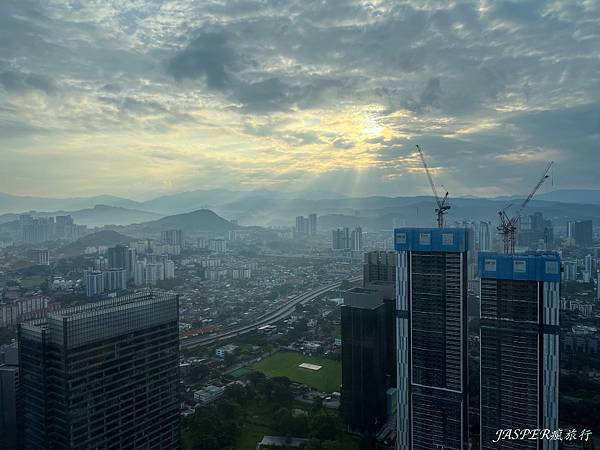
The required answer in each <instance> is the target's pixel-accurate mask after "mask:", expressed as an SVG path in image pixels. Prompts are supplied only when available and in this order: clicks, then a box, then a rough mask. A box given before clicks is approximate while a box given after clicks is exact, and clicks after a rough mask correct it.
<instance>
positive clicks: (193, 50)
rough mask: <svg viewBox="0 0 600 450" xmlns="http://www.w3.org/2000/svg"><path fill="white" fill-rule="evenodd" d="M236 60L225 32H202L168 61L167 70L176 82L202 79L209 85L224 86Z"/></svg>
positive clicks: (213, 86)
mask: <svg viewBox="0 0 600 450" xmlns="http://www.w3.org/2000/svg"><path fill="white" fill-rule="evenodd" d="M235 62H236V55H235V53H234V51H233V50H232V48H231V47H230V46H229V43H228V37H227V35H226V34H225V33H218V32H212V33H203V34H200V35H199V36H197V37H196V38H195V39H194V40H192V41H191V42H190V43H189V44H188V45H187V47H185V49H183V50H182V51H181V52H179V53H177V54H176V55H175V56H174V57H173V58H171V59H170V60H169V61H168V63H167V70H168V72H169V73H170V74H171V75H173V77H174V78H175V79H176V80H178V81H182V80H186V79H190V80H195V79H198V78H204V79H205V80H206V84H207V85H208V87H210V88H213V89H225V88H226V87H227V86H228V85H229V83H230V81H231V72H232V70H233V67H234V65H235Z"/></svg>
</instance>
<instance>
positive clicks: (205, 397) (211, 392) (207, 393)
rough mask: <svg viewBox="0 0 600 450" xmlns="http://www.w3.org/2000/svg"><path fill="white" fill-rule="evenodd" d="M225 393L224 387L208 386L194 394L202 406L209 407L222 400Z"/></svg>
mask: <svg viewBox="0 0 600 450" xmlns="http://www.w3.org/2000/svg"><path fill="white" fill-rule="evenodd" d="M224 392H225V388H224V387H218V386H213V385H208V386H205V387H203V388H202V389H200V390H199V391H196V392H194V400H196V401H197V402H199V403H200V404H201V405H207V404H209V403H211V402H214V401H215V400H217V399H218V398H220V397H221V396H222V395H223V393H224Z"/></svg>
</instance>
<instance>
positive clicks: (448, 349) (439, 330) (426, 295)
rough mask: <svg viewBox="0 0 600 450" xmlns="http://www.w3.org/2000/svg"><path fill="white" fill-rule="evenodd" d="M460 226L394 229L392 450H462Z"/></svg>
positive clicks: (463, 245) (464, 234)
mask: <svg viewBox="0 0 600 450" xmlns="http://www.w3.org/2000/svg"><path fill="white" fill-rule="evenodd" d="M469 231H470V230H467V229H464V228H398V229H395V230H394V241H395V249H396V251H397V252H398V256H397V257H398V259H397V281H396V286H397V293H396V316H397V322H396V328H397V335H396V336H397V344H396V346H397V389H398V408H397V409H398V419H397V420H398V421H397V439H396V443H397V447H396V448H397V449H398V450H431V449H436V448H438V449H442V448H443V449H457V450H463V449H467V448H468V444H469V439H468V390H467V380H468V376H467V375H468V374H467V370H468V365H467V250H468V242H469Z"/></svg>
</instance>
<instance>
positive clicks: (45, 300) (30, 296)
mask: <svg viewBox="0 0 600 450" xmlns="http://www.w3.org/2000/svg"><path fill="white" fill-rule="evenodd" d="M57 307H58V304H56V303H53V302H52V301H51V299H50V297H48V296H45V295H42V294H40V293H36V292H30V293H27V294H25V295H21V293H20V292H19V288H16V289H11V288H5V292H4V296H3V297H1V298H0V327H14V326H16V325H17V324H19V323H21V322H23V321H25V320H30V319H37V318H40V317H44V316H45V315H46V314H47V313H48V312H49V311H52V310H53V309H56V308H57Z"/></svg>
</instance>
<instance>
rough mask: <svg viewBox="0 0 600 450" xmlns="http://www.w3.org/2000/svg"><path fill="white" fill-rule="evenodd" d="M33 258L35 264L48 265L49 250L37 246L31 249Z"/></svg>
mask: <svg viewBox="0 0 600 450" xmlns="http://www.w3.org/2000/svg"><path fill="white" fill-rule="evenodd" d="M32 253H33V260H34V262H35V264H38V265H40V266H49V265H50V252H48V249H45V248H38V249H35V250H33V252H32Z"/></svg>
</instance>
